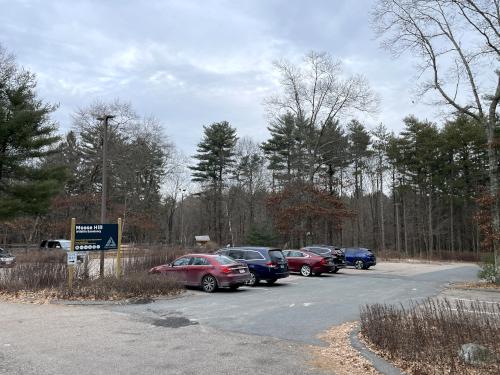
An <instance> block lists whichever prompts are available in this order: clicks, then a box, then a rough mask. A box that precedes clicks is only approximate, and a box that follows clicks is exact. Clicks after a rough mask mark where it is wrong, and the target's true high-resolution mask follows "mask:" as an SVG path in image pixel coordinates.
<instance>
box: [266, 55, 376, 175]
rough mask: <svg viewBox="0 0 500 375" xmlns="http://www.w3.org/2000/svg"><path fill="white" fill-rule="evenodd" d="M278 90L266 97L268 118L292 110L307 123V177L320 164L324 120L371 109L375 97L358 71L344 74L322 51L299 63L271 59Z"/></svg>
mask: <svg viewBox="0 0 500 375" xmlns="http://www.w3.org/2000/svg"><path fill="white" fill-rule="evenodd" d="M275 67H276V69H277V72H278V74H279V75H280V84H281V87H282V92H281V93H280V94H279V95H276V96H273V97H270V98H268V99H267V101H266V106H267V110H268V113H269V115H270V117H271V118H278V117H280V116H282V115H285V114H286V113H292V114H293V115H294V116H295V117H296V118H297V119H299V121H304V122H305V123H306V124H307V127H308V131H309V133H310V134H311V135H315V136H314V138H315V139H314V141H313V142H311V143H312V144H311V147H310V150H309V153H310V155H309V156H310V159H311V164H313V167H312V168H310V175H309V179H310V180H313V179H314V176H315V174H316V172H317V171H318V169H319V167H320V165H319V163H318V162H317V161H318V160H319V148H320V146H321V143H322V138H323V133H324V131H325V127H326V126H327V124H328V123H330V122H333V121H334V120H337V119H339V118H341V117H345V116H347V115H351V114H353V112H373V111H375V110H376V109H377V105H378V97H377V96H376V95H375V94H374V93H373V91H372V90H371V88H370V85H369V84H368V81H367V80H366V78H365V77H363V76H362V75H359V74H356V75H350V76H346V75H345V74H344V72H343V69H342V63H341V61H340V60H334V59H332V57H331V56H330V55H328V54H326V53H317V52H310V53H309V54H308V55H306V56H305V58H304V63H303V64H302V65H294V64H292V63H290V62H289V61H286V60H283V61H279V62H275Z"/></svg>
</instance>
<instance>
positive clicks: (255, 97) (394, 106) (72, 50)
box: [0, 0, 435, 155]
mask: <svg viewBox="0 0 500 375" xmlns="http://www.w3.org/2000/svg"><path fill="white" fill-rule="evenodd" d="M372 3H373V0H359V1H350V0H335V1H331V0H329V1H328V0H325V1H319V0H315V1H301V0H240V1H236V0H232V1H230V0H228V1H222V0H219V1H215V0H214V1H211V0H210V1H209V0H203V1H195V0H192V1H189V0H178V1H168V0H148V1H132V0H129V1H127V0H107V1H104V0H101V1H97V0H96V1H83V0H78V1H77V0H66V1H62V0H61V1H51V0H17V1H14V0H0V9H1V11H0V44H2V45H3V46H4V47H5V48H7V50H8V51H10V52H12V53H14V54H15V55H16V57H17V61H18V63H19V64H21V65H23V66H26V67H27V68H29V69H30V70H31V71H33V72H35V73H36V74H37V77H38V82H39V86H38V91H39V94H40V96H41V97H43V98H44V99H46V100H47V101H50V102H52V103H58V104H59V105H60V107H59V109H58V110H57V112H56V113H55V115H54V117H55V119H56V120H57V121H58V123H59V124H60V129H61V131H62V132H65V131H67V130H69V129H70V128H71V113H72V112H73V111H74V110H75V109H76V108H78V107H84V106H86V105H88V104H90V103H92V102H93V101H94V100H96V99H100V100H112V99H114V98H119V99H120V100H122V101H127V102H130V103H132V105H133V107H134V109H135V110H136V111H137V112H138V113H139V114H141V115H153V116H155V117H156V118H158V119H159V120H160V121H161V123H162V124H163V126H164V128H165V131H166V134H167V135H168V136H169V137H170V139H171V140H172V141H173V142H174V143H175V144H176V145H177V146H178V147H179V149H180V150H182V151H183V152H184V153H186V154H187V155H192V154H193V152H194V150H195V147H196V143H197V142H198V141H199V139H200V137H201V131H202V126H203V125H207V124H210V123H212V122H216V121H222V120H227V121H229V122H230V123H231V124H232V125H233V126H235V127H236V128H237V129H238V135H239V136H240V137H242V136H251V137H253V138H254V139H255V140H257V141H262V140H264V139H266V137H267V129H266V126H267V123H266V117H265V116H264V108H263V105H262V102H263V99H264V98H265V97H267V96H269V95H270V94H272V93H274V92H276V90H278V88H277V87H276V86H275V83H274V82H275V80H274V79H273V68H272V62H273V60H276V59H279V58H287V59H289V60H292V61H297V62H298V61H300V59H301V57H302V56H304V55H305V54H306V53H308V52H309V51H311V50H315V51H325V52H328V53H330V54H331V55H332V56H333V57H336V58H340V59H342V60H343V61H344V63H345V67H346V69H347V70H348V71H350V72H352V73H362V74H364V75H365V76H366V77H367V78H368V80H369V82H370V84H371V85H372V87H373V89H374V90H375V91H376V92H377V93H378V94H379V95H380V97H381V100H382V101H381V106H380V112H379V113H378V114H377V115H376V116H373V117H372V118H369V119H367V120H366V124H367V126H368V127H370V128H373V127H374V126H375V125H376V124H378V123H380V122H382V123H384V124H385V125H386V126H387V127H388V128H389V129H391V130H394V131H398V130H400V129H401V123H402V122H401V120H402V118H403V117H405V116H406V115H408V114H410V113H413V114H416V115H418V116H419V117H422V118H428V119H430V120H433V119H434V117H435V112H434V111H435V110H434V109H433V108H432V107H430V106H426V105H424V104H418V103H416V104H414V103H413V101H414V100H415V98H414V97H413V95H412V90H413V88H414V87H415V76H414V70H413V62H412V61H411V60H409V59H398V60H394V59H392V58H391V56H390V55H389V54H388V53H387V52H386V51H384V50H381V49H380V48H379V43H378V41H376V40H374V35H373V32H372V30H371V28H370V24H369V12H370V8H371V6H372Z"/></svg>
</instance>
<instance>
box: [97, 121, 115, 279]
mask: <svg viewBox="0 0 500 375" xmlns="http://www.w3.org/2000/svg"><path fill="white" fill-rule="evenodd" d="M114 117H115V116H113V115H103V116H101V117H98V118H97V119H98V120H100V121H102V122H103V128H104V129H103V130H104V132H103V133H104V134H103V139H102V191H101V224H106V201H107V199H108V196H107V194H108V170H107V166H108V121H109V119H112V118H114ZM99 276H100V277H101V278H102V277H104V249H101V259H100V265H99Z"/></svg>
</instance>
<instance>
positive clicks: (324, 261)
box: [320, 258, 328, 264]
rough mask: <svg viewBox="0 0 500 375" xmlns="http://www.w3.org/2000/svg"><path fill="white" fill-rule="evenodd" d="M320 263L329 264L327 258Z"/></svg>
mask: <svg viewBox="0 0 500 375" xmlns="http://www.w3.org/2000/svg"><path fill="white" fill-rule="evenodd" d="M320 263H321V264H328V261H327V260H326V258H323V259H321V261H320Z"/></svg>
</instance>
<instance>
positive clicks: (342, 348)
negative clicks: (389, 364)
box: [311, 323, 380, 375]
mask: <svg viewBox="0 0 500 375" xmlns="http://www.w3.org/2000/svg"><path fill="white" fill-rule="evenodd" d="M355 327H356V323H344V324H342V325H340V326H336V327H332V328H330V329H329V330H328V331H326V332H325V333H324V334H322V335H321V336H319V338H320V339H322V340H324V341H325V342H326V343H328V346H327V347H317V346H315V347H312V352H313V360H312V361H311V364H312V365H313V366H315V367H317V368H320V369H323V370H327V371H333V373H335V374H336V375H377V374H380V373H379V372H378V371H377V370H375V368H374V367H373V365H372V364H371V363H370V362H369V361H368V360H367V359H366V358H364V357H363V356H362V355H361V354H360V353H359V352H358V351H357V350H356V349H354V348H353V347H352V346H351V342H350V339H349V335H350V334H351V332H352V330H353V329H354V328H355Z"/></svg>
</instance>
